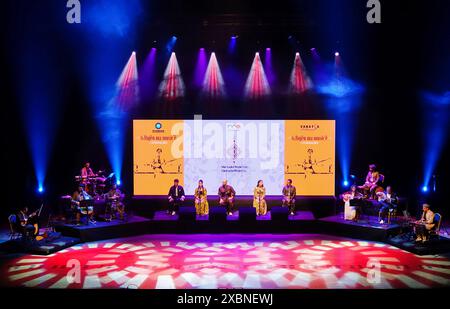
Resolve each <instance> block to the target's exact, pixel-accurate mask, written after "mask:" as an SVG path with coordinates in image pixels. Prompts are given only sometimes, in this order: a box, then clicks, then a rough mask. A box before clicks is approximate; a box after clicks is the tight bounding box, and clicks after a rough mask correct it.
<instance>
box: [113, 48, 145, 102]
mask: <svg viewBox="0 0 450 309" xmlns="http://www.w3.org/2000/svg"><path fill="white" fill-rule="evenodd" d="M116 89H117V97H116V98H117V101H116V102H117V103H118V107H119V108H121V109H123V110H127V109H129V108H130V107H132V106H133V105H134V104H135V103H136V102H137V100H138V96H139V83H138V70H137V63H136V53H135V52H132V53H131V56H130V58H129V59H128V62H127V64H126V65H125V67H124V68H123V70H122V73H121V74H120V76H119V79H118V80H117V82H116Z"/></svg>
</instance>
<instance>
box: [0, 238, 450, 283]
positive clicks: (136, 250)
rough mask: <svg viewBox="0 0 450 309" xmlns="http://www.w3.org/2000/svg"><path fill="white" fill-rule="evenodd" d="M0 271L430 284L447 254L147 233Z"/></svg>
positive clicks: (150, 279)
mask: <svg viewBox="0 0 450 309" xmlns="http://www.w3.org/2000/svg"><path fill="white" fill-rule="evenodd" d="M74 263H75V264H77V263H79V265H80V266H81V268H80V269H79V275H80V277H79V282H72V283H70V282H69V281H68V280H67V277H66V275H67V273H68V272H69V270H70V271H71V272H70V274H71V276H72V277H70V278H76V275H77V274H78V273H77V271H74V268H73V266H72V265H75V264H74ZM67 265H69V266H70V267H67ZM374 265H378V266H374ZM377 267H378V269H379V270H380V272H379V274H380V276H379V277H378V278H379V280H376V279H375V281H373V280H374V278H376V276H375V277H373V276H372V273H373V271H374V270H375V269H377ZM1 275H2V279H1V280H2V282H1V283H2V285H3V286H10V287H11V286H26V287H42V288H60V289H65V288H141V289H157V288H181V289H183V288H212V289H215V288H256V289H259V288H264V289H265V288H291V289H303V288H312V289H322V288H324V289H326V288H338V289H341V288H342V289H344V288H355V289H366V288H430V287H442V286H446V285H449V284H450V260H449V259H446V258H444V257H440V256H416V255H414V254H411V253H408V252H405V251H402V250H400V249H397V248H395V247H392V246H390V245H386V244H383V243H376V242H367V241H357V240H349V239H340V238H335V237H331V236H330V237H328V236H323V235H245V236H244V235H232V234H230V235H153V236H150V235H149V236H140V237H134V238H128V239H122V240H114V241H103V242H94V243H87V244H83V245H78V246H74V247H71V248H69V249H66V250H63V251H60V252H58V253H56V254H53V255H50V256H37V255H27V256H23V257H21V258H17V259H14V260H10V261H9V262H8V261H6V262H5V263H3V267H2V269H1ZM74 275H75V277H73V276H74Z"/></svg>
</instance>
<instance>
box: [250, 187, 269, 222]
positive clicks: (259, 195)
mask: <svg viewBox="0 0 450 309" xmlns="http://www.w3.org/2000/svg"><path fill="white" fill-rule="evenodd" d="M253 207H255V208H256V215H257V216H263V215H265V214H266V213H267V203H266V188H265V187H264V183H263V181H262V180H258V183H257V184H256V188H255V189H254V190H253Z"/></svg>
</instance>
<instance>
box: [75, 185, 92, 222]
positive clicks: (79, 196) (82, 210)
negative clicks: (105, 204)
mask: <svg viewBox="0 0 450 309" xmlns="http://www.w3.org/2000/svg"><path fill="white" fill-rule="evenodd" d="M85 200H92V196H90V195H89V194H88V193H87V192H86V191H85V190H84V185H80V186H79V187H78V190H77V191H75V192H74V193H73V195H72V210H73V211H74V212H75V213H76V224H77V225H80V219H81V215H87V217H88V220H89V222H91V223H95V220H94V207H93V206H88V207H87V209H86V207H82V206H80V205H81V201H85Z"/></svg>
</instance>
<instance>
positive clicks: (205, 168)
mask: <svg viewBox="0 0 450 309" xmlns="http://www.w3.org/2000/svg"><path fill="white" fill-rule="evenodd" d="M133 148H134V194H135V195H166V194H167V192H168V190H169V187H170V186H171V185H172V184H173V180H174V179H175V178H177V179H179V180H180V183H181V185H182V186H184V188H185V191H186V194H188V195H191V194H193V192H194V189H195V187H196V186H197V182H198V180H199V179H202V180H203V182H204V185H205V187H206V188H207V189H208V191H209V195H215V194H216V191H217V189H218V187H219V186H220V184H221V182H222V180H223V179H227V180H228V183H229V184H230V185H232V186H233V187H234V189H235V190H236V193H237V194H238V195H252V194H253V188H254V187H255V186H256V182H257V181H258V180H259V179H262V180H263V181H264V185H265V187H266V190H267V194H268V195H280V194H281V189H282V187H283V185H284V183H285V181H286V179H288V178H290V179H292V180H293V183H294V185H295V186H296V187H297V193H298V194H299V195H334V173H335V166H334V162H335V150H334V148H335V122H334V120H134V121H133Z"/></svg>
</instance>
